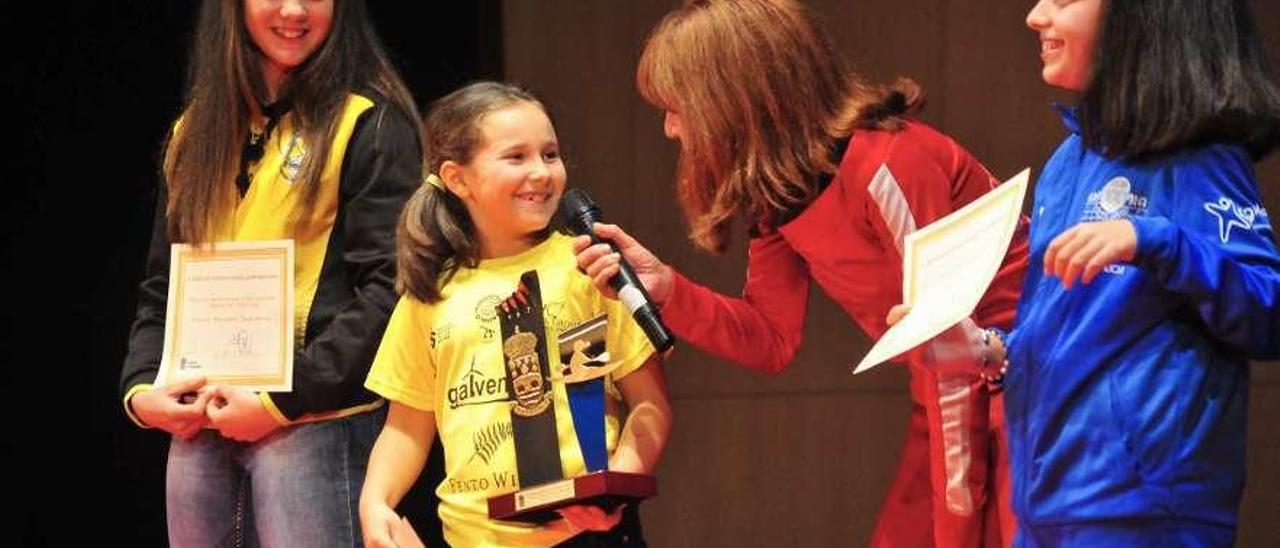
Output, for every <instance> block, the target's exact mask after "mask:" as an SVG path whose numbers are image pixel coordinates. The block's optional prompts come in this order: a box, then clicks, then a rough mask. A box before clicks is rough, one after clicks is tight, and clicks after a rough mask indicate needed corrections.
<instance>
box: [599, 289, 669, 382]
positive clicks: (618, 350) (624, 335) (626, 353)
mask: <svg viewBox="0 0 1280 548" xmlns="http://www.w3.org/2000/svg"><path fill="white" fill-rule="evenodd" d="M604 306H605V310H606V311H607V312H608V314H609V335H608V339H607V340H606V341H605V347H606V348H607V349H608V350H609V358H610V360H611V361H621V362H622V365H619V366H618V368H617V369H614V370H613V373H610V374H609V376H610V378H612V379H613V380H614V381H617V380H619V379H621V378H623V377H626V376H627V375H630V374H631V372H632V371H635V370H637V369H640V366H642V365H644V363H645V362H646V361H648V360H649V357H651V356H653V354H654V353H655V352H657V350H656V349H654V348H653V343H651V342H649V338H648V337H646V336H645V334H644V330H642V329H640V326H639V325H637V324H636V321H635V319H633V318H632V317H631V313H630V312H628V311H627V307H626V306H624V305H623V304H622V303H621V302H619V301H617V300H615V299H604Z"/></svg>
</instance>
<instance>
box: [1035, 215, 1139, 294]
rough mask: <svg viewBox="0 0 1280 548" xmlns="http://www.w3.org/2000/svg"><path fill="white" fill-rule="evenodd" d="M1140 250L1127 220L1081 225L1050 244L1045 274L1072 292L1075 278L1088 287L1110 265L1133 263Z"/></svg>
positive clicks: (1133, 231) (1135, 234) (1135, 235)
mask: <svg viewBox="0 0 1280 548" xmlns="http://www.w3.org/2000/svg"><path fill="white" fill-rule="evenodd" d="M1137 249H1138V232H1137V231H1136V230H1134V228H1133V223H1131V222H1129V221H1128V220H1125V219H1121V220H1116V221H1101V222H1096V223H1080V224H1078V225H1076V226H1074V227H1072V228H1071V229H1070V230H1068V231H1066V232H1063V233H1062V234H1061V235H1059V236H1058V237H1057V238H1054V239H1053V242H1052V243H1050V244H1049V248H1048V250H1046V251H1045V253H1044V273H1045V274H1046V275H1049V276H1057V277H1058V278H1061V279H1062V285H1063V287H1065V288H1066V289H1071V286H1073V285H1075V281H1076V278H1079V279H1080V281H1081V282H1082V283H1085V284H1088V283H1090V282H1092V281H1093V279H1094V278H1096V277H1097V276H1098V273H1100V272H1102V269H1104V268H1106V267H1107V266H1108V265H1111V264H1114V263H1118V262H1128V261H1132V260H1133V255H1134V253H1135V252H1136V251H1137Z"/></svg>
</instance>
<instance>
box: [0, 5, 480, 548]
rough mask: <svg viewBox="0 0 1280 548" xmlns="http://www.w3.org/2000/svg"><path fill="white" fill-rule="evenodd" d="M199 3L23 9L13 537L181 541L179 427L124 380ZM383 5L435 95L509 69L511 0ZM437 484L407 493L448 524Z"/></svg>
mask: <svg viewBox="0 0 1280 548" xmlns="http://www.w3.org/2000/svg"><path fill="white" fill-rule="evenodd" d="M196 5H197V3H196V2H191V1H179V2H169V1H161V2H156V1H139V0H129V1H121V2H83V3H74V4H72V5H60V6H57V7H56V9H55V8H52V7H50V8H41V7H37V4H36V3H29V4H25V5H24V6H25V7H22V8H8V9H7V10H6V11H7V12H8V13H7V15H6V22H5V24H4V25H3V26H4V28H5V32H3V33H2V34H3V36H4V38H3V40H4V42H3V46H4V49H3V51H5V52H6V54H5V58H6V61H5V66H6V69H7V70H5V76H4V83H3V84H2V86H3V90H4V93H5V95H4V99H5V100H6V101H5V104H7V105H9V113H10V114H9V115H8V117H7V120H5V123H4V127H5V129H6V132H7V133H8V138H7V139H6V141H7V142H8V143H9V144H8V146H7V150H5V152H4V153H3V157H4V172H3V173H4V175H3V181H4V186H5V188H6V191H7V194H8V196H7V197H6V198H4V199H3V205H2V206H0V208H2V209H0V211H2V212H3V214H2V216H0V217H2V218H3V222H4V234H5V236H4V241H5V246H4V254H5V255H4V260H5V262H4V272H5V274H6V276H5V277H6V278H7V279H8V280H10V281H9V284H10V285H6V286H5V287H6V291H5V292H4V297H3V302H4V305H5V306H4V308H5V311H6V313H5V314H4V320H3V321H4V324H3V329H2V330H0V332H3V337H4V338H3V342H4V344H3V345H0V348H2V349H3V350H2V351H3V363H4V366H3V367H2V368H0V376H2V377H0V378H2V379H3V386H4V387H5V397H4V398H2V399H3V402H4V411H5V413H4V416H5V417H7V418H8V420H7V421H6V422H5V424H4V426H3V434H2V435H0V444H3V445H2V446H0V447H3V456H4V460H5V462H6V463H8V465H7V466H6V468H7V470H8V473H9V476H10V481H8V482H6V483H7V485H6V488H5V489H4V491H5V492H6V493H7V494H8V495H7V497H6V498H8V500H9V501H10V502H9V503H8V504H6V507H7V508H8V509H7V511H6V512H5V514H6V520H11V521H12V522H13V524H12V525H13V526H12V527H5V528H4V529H3V531H4V533H3V534H0V537H3V538H5V539H6V540H5V541H0V544H8V545H21V546H43V545H49V546H73V545H86V544H89V543H93V544H102V545H111V546H163V545H165V540H164V539H165V536H164V535H165V522H164V497H163V494H164V487H163V486H164V474H163V470H164V462H165V455H166V450H167V449H166V448H167V443H168V441H167V438H166V437H165V436H162V435H161V434H159V433H157V432H156V431H142V430H139V429H138V428H137V427H135V426H134V425H133V424H132V423H131V422H129V420H128V419H127V418H125V416H124V414H123V412H122V411H121V407H120V401H119V399H118V396H117V383H118V377H119V371H120V363H121V360H122V359H123V357H124V353H125V349H126V342H127V337H128V330H129V325H130V323H131V321H132V317H133V306H134V299H135V293H136V289H137V283H138V281H139V279H140V276H141V268H142V265H143V259H144V256H145V250H146V247H147V243H148V242H147V239H148V237H149V226H148V225H149V224H150V219H151V212H152V211H153V207H154V205H155V203H154V202H155V198H154V190H155V188H156V184H157V180H158V179H157V177H156V172H157V165H158V164H157V159H158V153H159V147H160V144H161V140H162V139H163V138H164V134H165V131H166V130H167V128H168V127H169V125H170V124H171V123H172V121H173V119H174V117H175V116H176V115H177V113H178V110H179V108H180V107H181V100H182V94H183V91H184V90H183V84H184V76H185V70H186V59H187V42H188V38H189V35H190V33H191V32H192V29H193V26H194V21H195V16H194V13H195V6H196ZM369 7H370V11H371V12H372V13H373V15H374V19H375V23H376V25H377V27H378V29H379V31H380V33H381V35H382V37H383V40H384V42H385V43H386V46H387V48H388V49H389V50H390V51H391V53H392V56H393V58H394V59H395V61H396V62H397V65H398V66H399V68H400V69H401V73H402V74H403V75H404V76H405V78H406V79H407V80H408V84H409V87H410V88H411V89H412V90H413V91H414V93H415V95H416V98H417V99H418V103H419V105H423V104H425V103H426V102H427V101H429V100H430V99H433V98H435V97H437V96H439V95H442V94H443V93H446V92H448V91H449V90H452V89H454V88H456V87H458V86H460V85H462V84H463V83H465V82H466V81H468V80H471V79H475V78H480V77H489V78H500V77H501V74H502V59H501V43H502V37H501V18H500V16H501V10H500V4H499V3H498V2H497V1H491V0H484V1H478V2H473V1H467V2H430V3H426V2H380V1H372V2H369ZM19 34H22V35H24V36H27V37H29V38H27V39H25V40H18V39H17V36H18V35H19ZM15 115H16V123H15V120H14V117H15ZM434 460H435V461H437V463H438V462H439V461H440V460H441V459H440V458H439V457H438V456H437V457H436V458H435V459H434ZM435 475H436V477H437V478H438V477H439V471H438V467H437V470H435ZM436 481H438V479H437V480H436ZM430 491H431V489H428V488H425V487H424V486H423V485H422V484H421V483H420V485H419V487H418V488H417V489H415V492H414V493H413V495H412V497H411V498H410V500H408V501H406V503H405V505H403V506H404V507H403V508H402V509H403V510H405V511H407V512H408V513H409V514H410V515H411V517H413V518H415V521H417V522H419V523H420V524H421V525H420V526H423V527H424V529H425V530H424V536H427V537H433V536H434V537H436V538H438V535H439V532H438V529H439V526H438V523H434V522H435V508H434V506H433V505H431V503H430V501H431V498H432V497H433V495H432V494H431V493H430ZM433 529H434V531H433ZM437 545H438V544H437Z"/></svg>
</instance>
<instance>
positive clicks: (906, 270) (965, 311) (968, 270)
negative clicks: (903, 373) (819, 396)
mask: <svg viewBox="0 0 1280 548" xmlns="http://www.w3.org/2000/svg"><path fill="white" fill-rule="evenodd" d="M1029 174H1030V170H1026V169H1024V170H1022V173H1019V174H1018V175H1016V176H1014V177H1013V178H1012V179H1009V180H1008V181H1006V182H1005V183H1004V184H1002V185H1000V186H998V187H996V188H995V189H994V190H992V191H991V192H988V193H986V194H985V195H983V196H982V197H981V198H978V199H977V200H974V201H973V202H970V203H969V204H968V205H966V206H964V207H962V208H960V209H958V210H956V211H954V212H952V213H951V214H950V215H947V216H946V217H943V218H941V219H939V220H937V221H935V222H933V223H931V224H929V225H928V226H926V227H924V228H921V229H920V230H917V231H915V232H913V233H911V234H909V235H907V237H906V238H904V242H903V252H902V301H903V303H905V304H907V305H910V306H911V312H909V313H908V314H907V315H906V316H905V317H903V318H902V319H901V320H900V321H898V323H897V324H895V325H894V326H893V327H890V328H889V330H888V331H886V332H885V333H884V336H882V337H880V340H879V341H876V344H875V346H872V347H871V351H870V352H868V353H867V355H866V357H864V358H862V361H861V362H860V363H858V367H857V368H856V369H854V371H853V372H854V374H857V373H861V372H863V371H866V370H868V369H871V368H872V367H875V366H876V365H879V364H880V363H883V362H884V361H886V360H889V359H891V358H893V357H894V356H897V355H899V354H902V353H903V352H906V351H908V350H911V349H912V348H915V347H917V346H919V345H920V344H922V343H924V342H926V341H928V340H929V339H932V338H934V337H936V336H938V334H940V333H942V332H943V331H946V330H947V328H949V327H951V326H953V325H955V324H957V323H959V322H960V320H963V319H965V318H967V317H969V315H971V314H973V310H974V308H976V307H977V306H978V301H980V300H981V299H982V295H983V294H985V293H986V292H987V287H988V286H990V285H991V280H993V279H994V278H995V276H996V272H997V271H999V269H1000V264H1001V263H1002V262H1004V256H1005V253H1006V252H1007V251H1008V249H1009V243H1010V242H1011V241H1012V240H1013V233H1014V231H1015V230H1016V229H1017V228H1018V219H1019V216H1020V215H1021V214H1022V202H1023V200H1024V199H1025V197H1026V194H1027V180H1028V178H1029Z"/></svg>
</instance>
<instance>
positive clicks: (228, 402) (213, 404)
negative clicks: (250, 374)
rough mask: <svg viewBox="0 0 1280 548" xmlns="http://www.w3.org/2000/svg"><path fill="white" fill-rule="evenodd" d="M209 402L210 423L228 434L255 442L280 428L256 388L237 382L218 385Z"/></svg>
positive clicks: (240, 439) (239, 439)
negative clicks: (239, 384)
mask: <svg viewBox="0 0 1280 548" xmlns="http://www.w3.org/2000/svg"><path fill="white" fill-rule="evenodd" d="M212 393H213V398H212V399H211V400H210V402H209V405H208V411H207V414H208V416H209V424H210V425H212V426H213V427H214V428H217V429H218V432H221V433H222V435H223V436H226V437H227V438H230V439H233V440H236V441H243V442H249V443H252V442H255V441H258V440H260V439H262V438H263V437H265V436H266V435H267V434H270V433H272V432H274V431H275V430H276V429H277V428H280V423H279V422H276V419H275V417H272V416H271V414H270V413H268V412H267V408H266V407H263V405H262V400H261V399H259V397H258V393H257V392H251V391H249V390H245V389H243V388H236V387H234V386H215V387H213V390H212Z"/></svg>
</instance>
